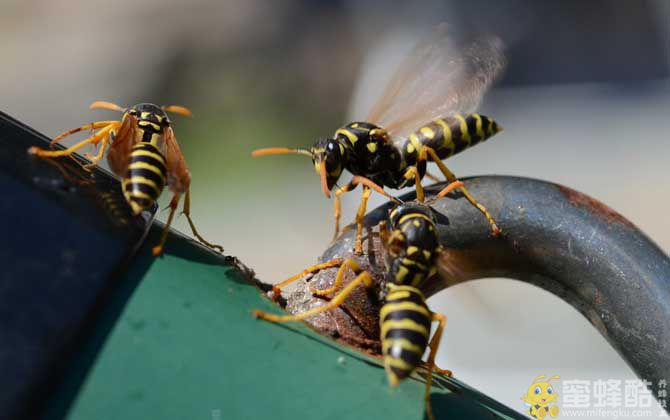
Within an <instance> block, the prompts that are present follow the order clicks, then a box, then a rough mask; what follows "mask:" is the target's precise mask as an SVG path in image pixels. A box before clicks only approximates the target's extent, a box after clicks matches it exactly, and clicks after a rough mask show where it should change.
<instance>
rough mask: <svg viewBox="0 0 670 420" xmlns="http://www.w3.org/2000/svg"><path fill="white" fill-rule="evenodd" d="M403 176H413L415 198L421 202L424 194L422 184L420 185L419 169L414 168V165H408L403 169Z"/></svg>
mask: <svg viewBox="0 0 670 420" xmlns="http://www.w3.org/2000/svg"><path fill="white" fill-rule="evenodd" d="M404 177H405V179H411V178H414V185H415V188H416V199H417V200H419V202H420V203H423V202H424V200H425V197H426V196H425V194H424V193H423V185H421V175H420V174H419V170H418V169H417V168H416V166H410V167H409V168H408V169H407V170H406V171H405V175H404Z"/></svg>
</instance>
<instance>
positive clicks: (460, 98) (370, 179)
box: [252, 25, 505, 254]
mask: <svg viewBox="0 0 670 420" xmlns="http://www.w3.org/2000/svg"><path fill="white" fill-rule="evenodd" d="M504 67H505V59H504V55H503V44H502V41H500V40H499V39H498V38H495V37H480V38H477V39H475V40H473V41H471V42H470V43H468V44H466V45H465V47H463V48H460V49H459V48H456V47H455V46H454V43H453V42H452V41H451V38H450V37H448V36H447V31H446V27H445V26H444V25H440V26H439V27H438V28H437V30H436V31H435V33H434V34H433V35H432V36H431V37H429V38H428V39H427V40H425V41H423V42H421V43H419V44H418V45H417V46H416V47H415V48H414V50H413V51H412V52H411V54H410V55H409V56H408V57H407V58H406V59H405V60H404V61H403V62H402V63H401V65H400V67H399V69H398V70H397V72H396V74H395V75H394V77H393V78H392V79H391V81H390V83H389V84H388V86H387V87H386V89H385V91H384V93H383V94H382V95H381V97H380V98H379V99H378V101H377V103H376V105H374V106H373V107H372V110H371V111H370V113H369V114H368V116H367V118H366V119H365V121H364V122H352V123H350V124H347V125H345V126H344V127H342V128H340V129H338V130H337V131H336V132H335V135H334V136H333V138H323V139H319V140H317V141H316V143H314V145H313V146H312V147H311V148H310V149H291V148H266V149H259V150H255V151H254V152H253V154H252V155H253V156H263V155H271V154H302V155H306V156H309V157H311V158H312V162H313V164H314V169H315V170H316V172H317V174H319V176H320V178H321V188H322V190H323V192H324V194H325V195H326V196H327V197H330V191H331V189H332V188H333V187H334V186H336V185H337V181H338V180H339V178H340V176H341V174H342V171H343V170H344V169H346V170H348V171H349V172H351V173H352V174H353V175H354V177H353V178H352V180H351V181H350V182H349V183H348V184H346V185H344V186H341V187H340V186H338V188H337V189H336V191H335V202H334V207H335V209H334V213H335V235H334V237H337V235H338V234H339V218H340V195H341V194H343V193H345V192H348V191H351V190H353V189H354V188H356V186H357V185H358V184H361V185H363V196H362V199H361V204H360V206H359V209H358V212H357V214H356V224H357V235H356V242H355V251H356V253H357V254H360V253H361V251H362V245H361V244H362V239H361V238H362V230H363V226H362V219H363V216H364V215H365V208H366V205H367V199H368V197H369V195H370V192H371V189H374V190H375V191H377V192H380V193H382V194H384V195H386V196H387V197H389V195H388V194H386V193H385V192H384V190H383V187H388V188H392V189H400V188H403V187H408V186H412V185H414V186H415V187H416V194H417V197H418V198H419V199H420V200H422V199H423V196H424V193H423V188H422V186H421V180H422V179H423V177H424V176H425V175H426V163H427V161H428V160H431V161H433V162H435V163H436V164H437V165H438V167H439V169H440V171H441V172H442V174H443V175H444V176H445V177H446V179H447V180H448V181H449V182H454V181H456V177H455V175H454V174H453V173H452V172H451V171H450V170H449V169H448V168H447V167H446V165H445V164H444V163H443V162H442V160H443V159H446V158H448V157H449V156H452V155H454V154H456V153H459V152H461V151H462V150H465V149H467V148H468V147H471V146H474V145H475V144H477V143H480V142H482V141H484V140H486V139H488V138H489V137H491V136H493V135H494V134H496V133H498V132H500V131H502V127H501V126H500V125H499V124H497V123H496V122H495V121H493V120H492V119H491V118H489V117H486V116H483V115H479V114H476V113H474V111H475V109H476V108H477V107H478V105H479V103H480V102H481V99H482V97H483V95H484V93H485V92H486V90H487V89H488V88H489V87H490V86H491V85H492V84H493V82H494V81H495V80H496V79H497V78H498V76H499V75H500V74H501V73H502V70H503V69H504ZM460 191H461V192H462V193H463V195H464V196H465V198H466V199H467V200H468V201H469V202H470V203H472V205H473V206H475V207H476V208H477V209H478V210H479V211H480V212H482V213H483V215H484V216H485V217H486V219H487V220H488V222H489V224H490V225H491V231H492V234H493V235H499V234H500V232H501V231H500V229H499V228H498V226H497V225H496V222H495V220H494V219H493V217H492V216H491V215H490V214H489V212H488V211H487V210H486V207H484V206H483V205H482V204H480V203H478V202H477V201H476V200H475V198H474V197H472V195H471V194H470V193H469V192H468V190H467V189H466V188H465V187H462V188H460ZM439 195H440V196H442V195H444V192H441V193H440V194H439Z"/></svg>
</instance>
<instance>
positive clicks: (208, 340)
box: [66, 236, 522, 420]
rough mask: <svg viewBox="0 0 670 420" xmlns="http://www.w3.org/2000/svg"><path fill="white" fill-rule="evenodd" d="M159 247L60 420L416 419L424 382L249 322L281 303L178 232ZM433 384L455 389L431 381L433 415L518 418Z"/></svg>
mask: <svg viewBox="0 0 670 420" xmlns="http://www.w3.org/2000/svg"><path fill="white" fill-rule="evenodd" d="M149 243H151V238H150V239H149ZM175 250H176V251H177V252H175ZM144 252H145V254H144V255H143V256H142V257H141V258H143V259H145V260H144V261H145V262H146V261H147V260H146V259H148V258H151V257H150V256H149V255H147V254H146V250H145V251H144ZM167 252H168V253H167V254H166V255H165V256H163V257H161V258H159V259H157V260H155V261H153V263H151V264H150V266H149V267H148V269H147V268H146V266H145V265H144V264H139V265H140V266H142V267H143V268H142V269H141V272H142V273H143V278H142V279H141V281H140V283H139V284H138V285H137V288H136V289H135V290H134V292H133V293H132V294H131V295H130V298H129V300H128V302H127V304H126V306H125V307H124V308H123V310H122V311H121V312H120V316H119V317H118V319H117V320H116V323H115V324H114V325H113V328H112V329H111V332H110V334H109V336H108V337H107V339H106V340H105V341H104V342H103V343H102V345H101V347H100V352H99V353H98V355H97V357H96V358H95V360H94V363H93V364H92V366H91V368H90V370H89V372H88V374H87V375H86V377H85V379H84V381H83V384H82V385H81V388H80V389H79V392H78V394H77V395H76V397H75V399H74V401H73V402H72V405H71V407H70V409H69V411H68V413H67V416H66V417H67V418H68V419H70V420H80V419H81V420H89V419H98V420H104V419H161V420H167V419H213V420H218V419H247V418H248V419H256V418H258V419H264V418H272V419H289V418H290V419H293V418H309V419H339V418H347V419H358V418H360V419H370V418H385V419H421V418H423V417H424V409H423V392H424V384H423V383H422V382H420V381H418V380H408V381H405V383H403V384H402V385H401V386H400V387H398V388H396V389H391V388H389V386H388V385H387V382H386V376H385V372H384V370H383V368H382V367H381V366H380V365H379V363H378V362H377V360H376V359H374V358H371V357H369V356H366V355H362V354H360V353H358V352H356V351H354V350H353V349H350V348H347V347H344V346H341V345H340V344H338V343H335V342H334V341H332V340H331V339H329V338H327V337H322V336H320V335H318V334H317V333H315V332H313V331H312V330H310V329H309V328H307V327H306V326H304V325H302V324H295V323H294V324H284V325H276V324H269V323H266V322H263V321H259V320H256V319H254V318H253V317H252V316H251V315H250V313H251V311H252V310H253V309H264V310H271V311H278V309H277V308H276V307H275V306H274V305H273V304H272V303H270V302H269V301H268V300H267V299H266V298H264V297H263V296H262V295H261V294H260V293H259V291H258V289H257V288H256V287H255V286H254V285H252V284H250V283H249V282H247V280H246V279H245V278H244V276H243V275H242V274H241V272H240V271H238V270H237V269H236V268H234V267H232V266H230V265H229V264H228V262H226V261H225V260H224V259H223V258H219V257H217V256H213V255H211V254H210V253H209V252H207V251H205V250H203V249H202V248H201V247H199V246H198V245H194V244H191V243H190V242H188V241H185V240H182V239H179V238H177V237H175V236H172V237H171V239H170V240H169V245H168V248H167ZM144 270H147V271H146V272H144ZM129 277H133V272H132V271H131V273H130V275H129ZM439 382H440V383H441V384H442V388H444V387H445V386H449V387H451V388H452V389H453V390H455V391H456V392H449V391H447V390H446V388H445V389H439V388H440V386H439V385H437V386H436V387H435V390H434V393H433V396H432V398H433V405H434V406H435V408H436V412H437V414H438V418H442V417H444V418H447V417H448V418H450V419H454V418H480V417H481V418H489V419H490V418H496V417H498V418H507V417H504V416H502V415H501V414H499V413H507V414H508V415H510V416H515V417H517V418H522V417H521V415H516V414H515V413H514V412H512V411H511V410H509V409H508V408H506V407H504V406H502V405H500V404H498V403H496V402H495V401H492V400H490V399H488V398H487V397H485V396H482V395H481V394H479V393H477V392H476V391H474V390H471V389H469V388H467V387H464V386H461V385H460V384H458V382H456V381H453V380H440V381H439ZM487 406H488V407H491V409H489V408H487ZM496 413H497V414H496Z"/></svg>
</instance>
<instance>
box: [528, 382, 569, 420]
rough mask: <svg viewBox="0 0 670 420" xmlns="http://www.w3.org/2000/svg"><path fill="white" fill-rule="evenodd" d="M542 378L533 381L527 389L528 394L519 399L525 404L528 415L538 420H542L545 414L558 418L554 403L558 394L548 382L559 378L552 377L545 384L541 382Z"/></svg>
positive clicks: (556, 406)
mask: <svg viewBox="0 0 670 420" xmlns="http://www.w3.org/2000/svg"><path fill="white" fill-rule="evenodd" d="M544 378H545V376H544V375H540V376H538V377H537V378H535V379H533V382H532V383H531V384H530V386H529V387H528V392H526V394H525V395H523V396H522V397H521V399H522V400H523V401H524V402H525V403H526V408H527V410H528V411H527V412H528V414H530V416H531V417H533V418H535V419H538V420H542V419H543V418H545V417H546V415H547V414H549V415H551V417H556V416H558V404H557V403H556V399H558V392H556V391H554V388H553V387H552V386H551V384H550V383H549V381H551V380H552V379H561V377H560V376H558V375H554V376H552V377H551V378H549V379H548V380H547V381H546V382H545V381H541V379H544Z"/></svg>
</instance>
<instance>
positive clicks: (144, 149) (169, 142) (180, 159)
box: [28, 101, 223, 255]
mask: <svg viewBox="0 0 670 420" xmlns="http://www.w3.org/2000/svg"><path fill="white" fill-rule="evenodd" d="M90 108H91V109H96V108H103V109H110V110H113V111H119V112H122V113H123V116H122V117H121V120H120V121H116V120H112V121H97V122H93V123H90V124H86V125H82V126H81V127H77V128H74V129H72V130H68V131H66V132H64V133H63V134H61V135H59V136H58V137H56V138H54V139H53V140H52V141H51V143H50V145H49V146H50V147H51V148H53V146H54V145H55V144H56V143H58V142H60V141H61V140H62V139H64V138H65V137H68V136H71V135H73V134H75V133H78V132H80V131H85V130H98V131H97V132H95V133H94V134H93V135H92V136H90V137H88V138H86V139H85V140H82V141H80V142H79V143H77V144H75V145H73V146H71V147H69V148H67V149H64V150H44V149H40V148H38V147H35V146H33V147H31V148H29V149H28V153H30V154H32V155H36V156H39V157H43V158H56V157H62V156H71V155H72V154H73V153H74V152H75V151H77V150H79V149H81V148H82V147H84V146H86V145H89V144H90V145H95V146H99V150H98V152H97V153H96V154H95V155H90V154H86V155H85V156H86V157H87V158H89V159H90V160H91V163H90V164H88V165H85V167H88V168H90V167H92V166H95V165H97V163H98V162H99V161H100V159H102V157H103V156H104V154H105V151H107V161H108V163H109V166H110V168H111V169H112V171H113V172H114V173H115V174H116V175H118V176H119V177H121V179H122V180H121V189H122V192H123V196H124V197H125V200H126V202H127V203H128V205H129V206H130V208H131V210H132V212H133V214H135V215H138V214H140V213H141V212H142V211H143V210H146V209H147V208H149V207H150V206H152V205H153V203H155V202H156V200H157V199H158V197H159V196H160V194H161V193H162V192H163V189H164V188H165V186H166V185H167V186H168V187H169V189H170V191H172V194H173V195H172V200H170V205H169V207H170V214H169V215H168V219H167V223H166V224H165V228H164V229H163V232H162V233H161V237H160V241H159V243H158V245H156V246H154V247H153V248H152V252H153V254H154V255H160V254H161V253H162V252H163V246H164V245H165V240H166V239H167V235H168V233H169V229H170V225H171V224H172V219H173V217H174V214H175V212H176V210H177V207H178V205H179V200H180V198H181V196H182V194H183V195H184V204H183V207H182V211H183V213H184V215H186V219H187V220H188V224H189V226H190V227H191V231H192V232H193V235H195V237H196V238H198V240H199V241H200V242H202V243H203V244H205V245H207V246H208V247H210V248H212V249H214V250H218V251H219V252H223V247H221V246H220V245H215V244H212V243H210V242H208V241H207V240H205V238H203V237H202V236H201V235H200V233H198V231H197V229H196V227H195V224H194V223H193V220H192V219H191V211H190V209H191V195H190V185H191V174H190V172H189V169H188V166H187V165H186V160H185V159H184V155H182V153H181V149H180V148H179V144H178V143H177V139H176V137H175V134H174V131H173V130H172V122H171V121H170V118H169V117H168V115H167V112H173V113H176V114H181V115H185V116H188V117H190V116H192V115H193V114H192V113H191V111H189V110H188V109H187V108H184V107H182V106H178V105H170V106H164V107H159V106H158V105H154V104H150V103H140V104H137V105H133V106H131V107H129V108H122V107H120V106H119V105H116V104H113V103H111V102H105V101H96V102H93V103H92V104H91V106H90Z"/></svg>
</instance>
